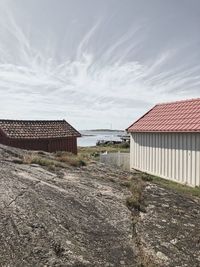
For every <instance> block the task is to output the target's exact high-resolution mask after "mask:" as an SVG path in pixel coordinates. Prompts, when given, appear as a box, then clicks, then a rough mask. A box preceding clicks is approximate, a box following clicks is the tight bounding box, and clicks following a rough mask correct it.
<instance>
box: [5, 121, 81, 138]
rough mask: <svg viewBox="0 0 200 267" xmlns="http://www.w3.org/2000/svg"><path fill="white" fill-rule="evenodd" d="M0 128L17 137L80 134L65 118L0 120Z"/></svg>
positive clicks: (50, 136)
mask: <svg viewBox="0 0 200 267" xmlns="http://www.w3.org/2000/svg"><path fill="white" fill-rule="evenodd" d="M0 130H1V131H2V132H3V133H4V134H5V135H6V136H7V137H9V138H19V139H24V138H27V139H40V138H63V137H68V136H75V137H80V136H81V135H80V133H79V132H78V131H77V130H75V129H74V128H73V127H72V126H71V125H70V124H69V123H68V122H66V121H65V120H60V121H22V120H0Z"/></svg>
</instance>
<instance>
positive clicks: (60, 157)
mask: <svg viewBox="0 0 200 267" xmlns="http://www.w3.org/2000/svg"><path fill="white" fill-rule="evenodd" d="M56 160H57V161H60V162H63V163H66V164H68V165H70V166H73V167H81V166H85V165H86V162H85V161H84V160H83V159H82V158H81V157H80V156H77V155H74V154H72V153H68V152H57V153H56Z"/></svg>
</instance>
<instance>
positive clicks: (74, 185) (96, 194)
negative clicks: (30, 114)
mask: <svg viewBox="0 0 200 267" xmlns="http://www.w3.org/2000/svg"><path fill="white" fill-rule="evenodd" d="M24 153H25V152H24V151H23V150H18V149H12V148H6V147H3V146H0V267H15V266H17V267H29V266H39V267H40V266H46V267H49V266H63V267H78V266H80V267H84V266H85V267H90V266H91V267H93V266H95V267H101V266H102V267H104V266H107V267H109V266H110V267H111V266H112V267H120V266H124V267H125V266H127V267H131V266H133V267H134V266H135V267H156V266H158V267H197V266H198V267H199V266H200V202H199V200H198V199H194V198H189V197H187V196H184V195H181V194H178V193H177V192H175V191H172V190H169V189H165V188H162V187H161V186H158V185H155V184H152V183H151V182H147V183H146V186H145V187H144V191H143V196H144V202H145V205H144V206H146V208H145V209H146V213H144V212H140V213H139V211H138V210H133V211H132V212H131V211H129V210H128V209H127V207H126V205H125V200H126V198H127V196H130V192H129V190H128V188H127V183H126V182H127V179H129V180H131V179H132V180H134V179H135V177H139V178H140V174H139V173H138V172H135V173H129V172H124V171H121V170H119V169H114V168H112V167H109V166H106V165H103V164H99V163H97V164H96V163H95V164H90V165H88V166H86V167H82V168H70V167H68V168H63V169H60V170H59V171H56V172H49V171H47V170H46V169H44V168H42V167H40V166H39V165H37V164H32V165H25V164H20V163H22V160H21V162H20V158H22V157H23V155H24ZM47 156H48V157H52V158H53V156H52V155H50V154H49V155H47ZM133 178H134V179H133ZM135 180H137V179H135ZM135 180H134V181H135Z"/></svg>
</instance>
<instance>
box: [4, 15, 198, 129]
mask: <svg viewBox="0 0 200 267" xmlns="http://www.w3.org/2000/svg"><path fill="white" fill-rule="evenodd" d="M0 24H1V26H2V31H1V32H0V41H1V42H0V96H1V106H0V113H1V117H6V118H26V119H27V118H32V119H39V118H41V119H55V118H63V117H66V118H69V120H71V122H73V121H74V122H75V124H76V126H77V127H78V128H85V127H86V128H91V127H95V128H97V127H106V126H105V125H109V123H112V124H113V127H116V128H125V127H126V126H127V125H129V124H130V122H131V121H132V120H134V119H136V118H137V116H139V115H141V114H142V113H143V112H144V111H145V110H146V109H148V108H150V107H151V105H153V104H154V103H156V102H163V101H169V100H176V99H184V98H188V97H198V96H200V90H199V86H200V74H199V73H200V65H197V64H193V65H189V64H187V63H186V62H185V63H184V64H181V66H180V65H177V64H175V63H174V62H175V61H176V57H178V56H179V54H180V53H181V50H180V49H179V48H176V49H174V48H172V49H170V48H167V49H165V50H164V51H163V52H161V53H159V54H158V55H157V57H156V58H153V59H152V58H150V57H149V58H147V59H146V60H138V59H137V58H138V57H137V51H138V49H140V48H141V45H142V42H144V32H145V27H147V25H146V24H145V22H143V23H142V24H141V23H140V24H139V25H134V26H132V27H130V28H129V30H127V32H125V33H124V35H122V36H120V37H118V39H117V40H116V39H115V43H112V44H110V45H108V46H107V47H105V50H104V52H103V53H102V55H101V57H99V55H98V57H97V55H96V54H95V53H94V49H93V50H92V51H91V50H90V49H89V47H90V46H91V43H92V40H94V39H95V38H96V37H97V36H98V34H99V31H100V30H101V27H102V25H104V24H103V22H102V19H99V20H97V22H96V23H95V24H94V25H92V26H91V28H89V29H88V31H87V32H86V33H85V34H84V35H83V36H82V39H81V41H80V42H79V44H78V46H77V48H76V57H75V58H74V59H73V60H72V59H71V58H66V57H65V58H63V60H62V62H58V60H57V59H56V58H54V57H52V55H53V54H54V53H53V52H52V49H53V47H51V45H50V42H49V41H48V40H46V43H47V44H48V46H49V48H48V47H47V50H46V52H45V53H42V50H39V49H38V48H36V47H35V46H34V44H33V43H32V41H31V37H30V35H29V34H28V33H27V32H25V31H24V29H23V27H21V26H19V24H18V23H17V22H16V20H15V18H14V16H13V14H12V13H11V12H10V11H9V12H8V11H7V13H6V16H4V17H1V19H0ZM115 38H116V37H115ZM12 42H13V43H12ZM102 43H103V41H102ZM119 51H120V53H119ZM130 53H131V55H132V56H131V57H130V58H131V59H130V60H128V55H129V54H130ZM55 54H56V53H55ZM134 57H135V59H133V58H134Z"/></svg>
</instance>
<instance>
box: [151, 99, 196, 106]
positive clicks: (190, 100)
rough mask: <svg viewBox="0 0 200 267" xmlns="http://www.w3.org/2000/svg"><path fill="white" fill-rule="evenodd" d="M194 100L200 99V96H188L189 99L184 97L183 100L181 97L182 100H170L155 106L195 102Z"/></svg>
mask: <svg viewBox="0 0 200 267" xmlns="http://www.w3.org/2000/svg"><path fill="white" fill-rule="evenodd" d="M196 101H200V97H198V98H190V99H185V100H184V99H183V100H177V101H171V102H161V103H158V104H156V106H163V105H170V104H179V103H187V102H196Z"/></svg>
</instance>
